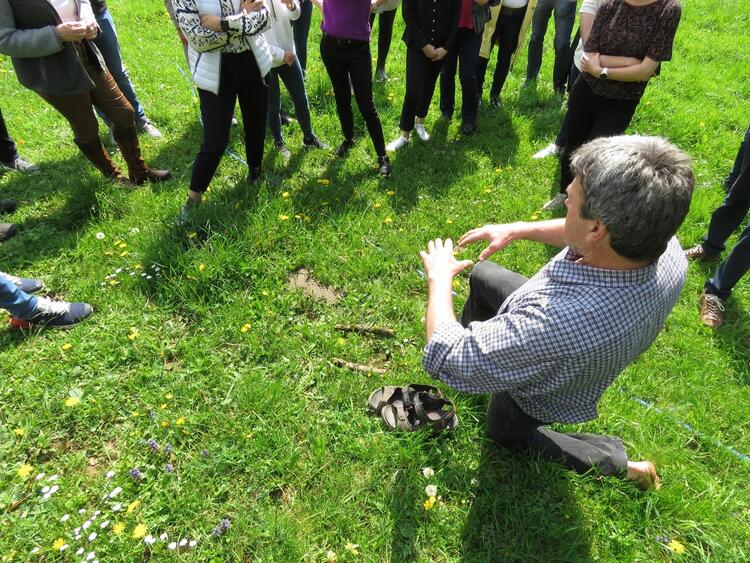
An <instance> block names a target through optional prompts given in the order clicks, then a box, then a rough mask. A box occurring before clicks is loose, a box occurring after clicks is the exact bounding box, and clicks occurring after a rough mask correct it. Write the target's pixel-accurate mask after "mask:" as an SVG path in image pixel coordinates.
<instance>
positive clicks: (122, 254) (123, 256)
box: [120, 250, 129, 258]
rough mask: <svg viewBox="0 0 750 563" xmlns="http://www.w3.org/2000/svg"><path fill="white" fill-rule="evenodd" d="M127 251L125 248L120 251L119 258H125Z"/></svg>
mask: <svg viewBox="0 0 750 563" xmlns="http://www.w3.org/2000/svg"><path fill="white" fill-rule="evenodd" d="M128 254H129V252H128V251H127V250H126V251H125V252H120V258H125V257H126V256H127V255H128Z"/></svg>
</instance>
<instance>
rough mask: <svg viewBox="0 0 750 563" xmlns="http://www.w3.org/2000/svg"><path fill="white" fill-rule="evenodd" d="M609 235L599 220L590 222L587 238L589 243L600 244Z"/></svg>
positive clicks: (605, 226)
mask: <svg viewBox="0 0 750 563" xmlns="http://www.w3.org/2000/svg"><path fill="white" fill-rule="evenodd" d="M608 235H609V229H608V228H607V225H605V224H604V222H602V220H601V219H594V220H593V221H592V222H591V229H590V230H589V234H588V238H589V240H591V242H601V241H602V240H604V239H605V238H606V237H607V236H608Z"/></svg>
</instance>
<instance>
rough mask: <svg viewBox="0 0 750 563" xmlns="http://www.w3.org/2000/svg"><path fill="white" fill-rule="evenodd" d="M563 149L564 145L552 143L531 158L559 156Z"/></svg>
mask: <svg viewBox="0 0 750 563" xmlns="http://www.w3.org/2000/svg"><path fill="white" fill-rule="evenodd" d="M562 150H563V147H558V146H557V145H556V144H555V143H550V144H549V145H547V146H546V147H544V148H543V149H542V150H540V151H539V152H537V153H534V156H532V157H531V158H547V157H548V156H558V155H559V154H560V153H561V152H562Z"/></svg>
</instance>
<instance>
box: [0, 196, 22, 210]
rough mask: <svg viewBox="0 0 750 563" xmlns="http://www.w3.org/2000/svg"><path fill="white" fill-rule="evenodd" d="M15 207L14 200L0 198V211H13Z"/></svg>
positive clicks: (16, 205)
mask: <svg viewBox="0 0 750 563" xmlns="http://www.w3.org/2000/svg"><path fill="white" fill-rule="evenodd" d="M17 207H18V204H16V202H15V201H10V200H5V199H4V200H0V213H13V212H14V211H15V210H16V208H17Z"/></svg>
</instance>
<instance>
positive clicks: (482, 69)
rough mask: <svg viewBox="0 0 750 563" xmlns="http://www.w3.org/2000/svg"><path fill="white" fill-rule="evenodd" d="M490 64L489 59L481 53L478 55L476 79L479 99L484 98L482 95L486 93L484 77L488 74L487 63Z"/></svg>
mask: <svg viewBox="0 0 750 563" xmlns="http://www.w3.org/2000/svg"><path fill="white" fill-rule="evenodd" d="M489 64H490V60H489V59H485V58H484V57H483V56H481V55H479V56H478V57H477V74H476V81H477V98H478V99H479V100H481V99H482V95H483V94H484V79H485V77H486V76H487V65H489Z"/></svg>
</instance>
